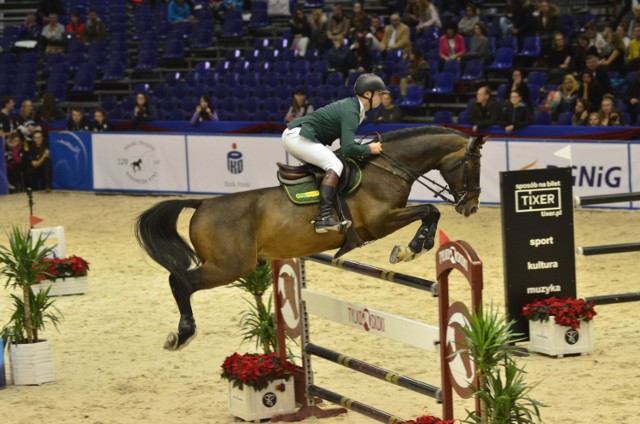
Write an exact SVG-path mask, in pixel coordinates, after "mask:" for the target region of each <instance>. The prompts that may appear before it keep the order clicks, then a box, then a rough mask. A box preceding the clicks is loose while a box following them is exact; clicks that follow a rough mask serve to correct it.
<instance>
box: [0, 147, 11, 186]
mask: <svg viewBox="0 0 640 424" xmlns="http://www.w3.org/2000/svg"><path fill="white" fill-rule="evenodd" d="M0 139H2V137H0ZM0 157H1V158H2V161H1V162H0V194H9V180H8V178H7V164H6V160H5V159H4V139H3V140H2V142H1V143H0Z"/></svg>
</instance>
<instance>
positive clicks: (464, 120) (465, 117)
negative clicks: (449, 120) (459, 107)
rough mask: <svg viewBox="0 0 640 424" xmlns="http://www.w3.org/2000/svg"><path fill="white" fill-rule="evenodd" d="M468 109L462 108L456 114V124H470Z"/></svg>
mask: <svg viewBox="0 0 640 424" xmlns="http://www.w3.org/2000/svg"><path fill="white" fill-rule="evenodd" d="M469 115H470V113H469V111H468V110H463V111H462V112H460V114H459V115H458V120H457V121H456V124H458V125H471V120H470V119H469Z"/></svg>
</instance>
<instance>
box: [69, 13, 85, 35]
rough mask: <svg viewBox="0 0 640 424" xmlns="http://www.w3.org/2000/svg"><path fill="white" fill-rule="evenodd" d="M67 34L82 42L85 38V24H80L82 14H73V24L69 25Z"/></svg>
mask: <svg viewBox="0 0 640 424" xmlns="http://www.w3.org/2000/svg"><path fill="white" fill-rule="evenodd" d="M67 34H69V35H71V36H72V37H73V38H75V39H78V40H82V39H83V37H84V24H83V23H82V22H80V13H78V12H76V11H73V12H71V22H69V23H68V24H67Z"/></svg>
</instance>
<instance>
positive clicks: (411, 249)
mask: <svg viewBox="0 0 640 424" xmlns="http://www.w3.org/2000/svg"><path fill="white" fill-rule="evenodd" d="M409 209H411V210H412V211H411V212H413V215H414V216H415V219H413V220H412V221H415V220H417V219H421V220H422V225H421V226H420V228H418V231H417V232H416V234H415V236H413V239H411V241H410V242H409V244H408V246H406V247H402V246H395V247H394V248H393V250H392V251H391V255H390V256H389V262H391V263H392V264H395V263H398V262H403V261H404V262H407V261H411V260H413V259H415V258H417V257H418V256H419V255H420V254H421V253H423V252H424V251H425V250H431V248H433V245H434V244H435V240H434V239H435V235H436V230H437V229H438V221H439V220H440V211H439V210H438V209H437V208H436V207H435V206H433V205H421V206H412V207H409V208H404V209H402V210H401V211H404V210H409ZM413 209H416V210H415V211H414V210H413ZM389 218H390V219H393V218H392V217H391V216H390V217H389ZM405 225H406V224H405Z"/></svg>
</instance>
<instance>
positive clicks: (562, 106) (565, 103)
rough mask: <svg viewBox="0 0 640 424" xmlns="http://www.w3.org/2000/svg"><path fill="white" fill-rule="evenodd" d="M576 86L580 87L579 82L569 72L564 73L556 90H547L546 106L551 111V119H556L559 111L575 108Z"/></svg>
mask: <svg viewBox="0 0 640 424" xmlns="http://www.w3.org/2000/svg"><path fill="white" fill-rule="evenodd" d="M578 88H580V84H579V83H578V81H577V80H576V79H575V78H574V76H573V75H571V74H569V75H565V77H564V79H563V80H562V84H561V85H560V87H559V88H558V90H556V91H555V92H554V91H550V92H549V95H548V96H547V104H546V106H547V107H548V108H549V110H550V111H551V117H552V119H553V121H557V120H558V115H559V114H560V113H562V112H571V111H573V110H574V109H575V105H576V100H577V99H578Z"/></svg>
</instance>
